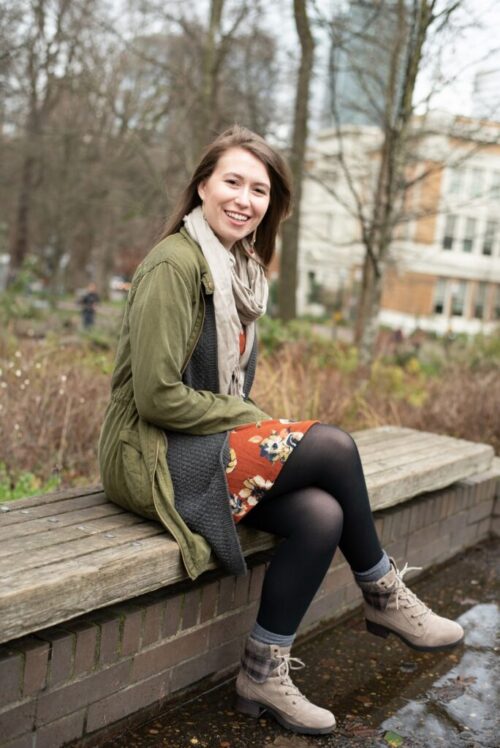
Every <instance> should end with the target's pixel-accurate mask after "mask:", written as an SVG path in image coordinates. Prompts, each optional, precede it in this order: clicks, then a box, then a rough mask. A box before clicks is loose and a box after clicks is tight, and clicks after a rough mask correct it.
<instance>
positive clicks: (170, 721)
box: [100, 540, 500, 748]
mask: <svg viewBox="0 0 500 748" xmlns="http://www.w3.org/2000/svg"><path fill="white" fill-rule="evenodd" d="M499 565H500V542H499V541H498V540H497V541H495V542H489V543H484V544H482V545H480V546H478V547H477V548H476V549H474V550H471V551H469V552H467V553H466V554H465V555H463V556H461V557H459V558H457V559H456V560H455V562H454V563H452V564H450V565H448V566H447V567H446V568H445V569H444V570H443V571H442V572H441V573H440V574H434V575H432V576H429V577H427V578H426V579H424V580H422V581H421V582H419V583H418V584H416V585H415V590H416V591H417V593H418V594H419V596H420V597H421V598H422V599H424V600H425V601H426V602H428V603H429V604H430V605H431V607H433V608H434V609H435V610H436V611H438V612H442V613H446V614H447V615H449V616H450V617H454V618H458V620H460V622H461V623H462V625H463V626H464V628H465V630H466V638H465V644H464V645H463V646H462V647H460V648H459V649H457V650H455V651H454V652H451V653H448V654H439V655H436V654H434V655H433V654H429V653H416V652H413V651H412V650H409V649H408V648H406V647H405V646H404V645H403V644H402V643H401V642H399V640H397V639H396V638H395V637H390V638H389V639H387V640H383V639H377V637H373V636H370V635H369V634H367V633H366V632H365V630H364V623H363V619H362V616H361V614H360V613H358V614H356V615H355V616H354V617H353V618H350V619H349V620H348V621H345V622H344V623H342V624H340V625H338V626H335V627H334V628H331V629H330V630H328V631H325V632H323V633H321V634H318V635H316V636H315V637H313V638H311V639H310V640H309V641H306V642H304V643H302V644H300V645H298V646H297V647H295V649H294V655H296V656H298V657H300V658H301V659H303V660H304V662H305V663H306V664H307V668H306V669H305V670H303V671H299V672H298V674H297V677H296V678H295V680H296V682H297V684H298V685H299V686H300V687H301V688H302V690H303V691H304V693H306V694H307V695H308V696H309V697H310V698H311V699H312V700H314V701H316V702H317V703H319V704H321V705H323V706H326V707H328V708H331V709H332V710H333V711H334V712H335V714H336V716H337V722H338V728H337V730H336V731H335V733H332V734H331V735H329V736H318V737H314V738H312V737H305V736H296V735H292V734H291V733H287V732H286V731H284V730H283V729H282V728H280V727H279V725H277V724H276V723H275V722H274V720H272V719H271V718H264V719H260V720H258V721H255V720H252V719H250V718H247V717H243V716H240V715H238V714H237V713H235V712H234V711H233V708H232V707H233V679H231V680H230V681H227V682H226V683H223V684H221V685H218V686H215V687H214V686H213V685H212V686H211V688H210V687H209V686H206V687H205V692H202V693H201V694H199V695H198V696H190V697H189V701H188V702H186V701H184V702H183V703H178V704H176V705H174V704H171V705H170V706H169V707H168V708H167V710H166V711H164V713H163V714H162V715H160V716H158V717H157V718H154V719H150V720H149V721H145V722H144V723H143V725H142V726H141V727H140V728H138V729H136V730H130V731H125V732H122V733H121V734H120V735H119V736H117V737H116V738H115V739H114V740H112V741H109V742H106V743H104V742H103V743H101V744H100V746H101V748H123V746H126V747H127V748H143V747H146V746H148V747H149V748H160V746H168V747H169V748H191V746H197V747H198V748H253V747H254V748H313V746H314V747H316V748H339V747H343V748H357V747H358V746H363V748H388V746H402V748H430V747H431V746H432V748H440V747H442V748H495V747H498V745H499V743H498V732H499V730H500V724H499V723H498V721H497V720H498V704H499V703H500V702H499V695H500V678H499V668H498V652H499V649H498V644H497V646H496V648H495V636H496V635H498V628H499V627H498V624H499V608H498V600H499V599H500V575H499V574H498V571H499ZM207 689H210V690H208V691H207Z"/></svg>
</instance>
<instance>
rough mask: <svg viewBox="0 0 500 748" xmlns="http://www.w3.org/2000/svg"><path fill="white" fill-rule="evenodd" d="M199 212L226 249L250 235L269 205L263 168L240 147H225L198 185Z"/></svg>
mask: <svg viewBox="0 0 500 748" xmlns="http://www.w3.org/2000/svg"><path fill="white" fill-rule="evenodd" d="M198 194H199V196H200V197H201V199H202V200H203V213H204V215H205V218H206V220H207V221H208V223H209V225H210V228H211V229H212V231H213V232H214V234H215V235H216V236H217V237H218V238H219V240H220V241H221V243H222V244H223V245H224V246H225V247H226V249H231V247H232V246H233V244H234V243H235V242H237V241H239V240H240V239H243V238H244V237H245V236H249V235H251V234H253V232H254V231H255V229H256V228H257V226H258V225H259V223H260V222H261V221H262V219H263V218H264V215H265V213H266V210H267V208H268V206H269V198H270V194H271V182H270V180H269V175H268V173H267V169H266V167H265V166H264V164H263V163H262V161H259V159H258V158H255V156H253V155H252V154H251V153H249V152H248V151H246V150H245V149H244V148H229V149H228V150H227V151H226V152H225V153H223V155H222V156H221V157H220V159H219V160H218V162H217V165H216V167H215V169H214V171H213V172H212V174H211V175H210V177H209V178H208V179H206V180H205V181H203V182H200V184H199V185H198Z"/></svg>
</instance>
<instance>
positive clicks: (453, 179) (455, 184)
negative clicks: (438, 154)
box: [448, 166, 464, 195]
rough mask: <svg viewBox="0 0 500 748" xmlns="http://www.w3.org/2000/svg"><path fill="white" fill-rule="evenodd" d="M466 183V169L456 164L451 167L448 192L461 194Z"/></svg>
mask: <svg viewBox="0 0 500 748" xmlns="http://www.w3.org/2000/svg"><path fill="white" fill-rule="evenodd" d="M463 184H464V170H463V169H459V168H458V167H456V166H454V167H453V168H452V169H450V181H449V185H450V186H449V188H448V192H449V193H450V195H459V194H460V193H461V192H462V187H463Z"/></svg>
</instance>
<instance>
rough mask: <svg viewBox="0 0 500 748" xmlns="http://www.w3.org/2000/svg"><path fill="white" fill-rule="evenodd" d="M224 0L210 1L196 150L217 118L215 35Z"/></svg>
mask: <svg viewBox="0 0 500 748" xmlns="http://www.w3.org/2000/svg"><path fill="white" fill-rule="evenodd" d="M223 9H224V0H212V2H211V3H210V21H209V25H208V29H207V33H206V37H205V45H204V49H203V84H202V85H203V87H202V92H201V107H200V120H199V128H198V138H197V140H198V143H197V146H198V150H201V148H202V147H203V146H204V145H206V143H208V142H209V140H211V139H212V137H213V135H214V134H215V133H214V132H213V130H214V125H215V122H216V120H217V68H218V65H217V35H218V34H219V32H220V25H221V20H222V11H223Z"/></svg>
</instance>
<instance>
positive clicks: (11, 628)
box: [0, 426, 494, 642]
mask: <svg viewBox="0 0 500 748" xmlns="http://www.w3.org/2000/svg"><path fill="white" fill-rule="evenodd" d="M353 436H354V438H355V440H356V443H357V444H358V447H359V450H360V454H361V458H362V461H363V465H364V469H365V474H366V479H367V484H368V489H369V494H370V501H371V504H372V507H373V509H374V511H377V510H381V509H386V508H388V507H392V506H394V505H396V504H399V503H401V502H404V501H407V500H408V499H410V498H411V497H414V496H417V495H420V494H423V493H425V492H429V491H435V490H437V489H440V488H443V487H444V486H448V485H450V484H452V483H455V482H456V481H459V480H462V479H464V478H467V477H468V476H471V475H474V474H477V473H484V472H485V471H487V470H488V468H489V467H490V466H491V463H492V460H493V457H494V453H493V449H492V447H490V446H488V445H485V444H477V443H472V442H467V441H463V440H460V439H454V438H451V437H447V436H440V435H436V434H431V433H425V432H420V431H415V430H412V429H407V428H398V427H392V426H386V427H381V428H374V429H368V430H366V431H361V432H358V433H356V434H354V435H353ZM239 532H240V537H241V542H242V547H243V549H244V553H245V555H246V556H251V555H252V554H255V553H256V552H258V551H262V550H266V549H269V548H271V547H272V546H273V544H274V543H275V542H276V541H275V538H274V537H272V536H270V535H267V534H265V533H258V532H255V531H251V530H249V529H247V528H243V527H240V528H239ZM0 561H1V565H0V569H1V571H0V642H6V641H9V640H12V639H14V638H17V637H20V636H23V635H26V634H29V633H32V632H36V631H38V630H40V629H43V628H46V627H49V626H53V625H55V624H58V623H60V622H62V621H68V620H70V619H72V618H75V617H76V616H80V615H82V614H83V613H86V612H88V611H93V610H96V609H98V608H102V607H105V606H108V605H111V604H113V603H117V602H120V601H124V600H129V599H131V598H134V597H137V596H139V595H143V594H145V593H148V592H151V591H153V590H156V589H159V588H161V587H165V586H166V585H172V584H175V583H177V582H179V581H181V580H185V579H186V574H185V571H184V568H183V566H182V563H181V560H180V555H179V551H178V548H177V545H176V543H175V542H174V541H173V540H172V539H171V538H170V537H169V535H168V534H167V533H166V532H165V531H164V529H163V528H162V526H161V525H159V524H158V523H155V522H149V521H146V520H144V519H142V518H140V517H138V516H136V515H133V514H131V513H129V512H126V511H123V510H122V509H120V508H119V507H117V506H116V505H114V504H112V503H111V502H110V501H108V500H107V499H106V497H105V495H104V493H103V491H102V488H101V487H99V486H95V487H91V488H87V489H73V490H70V491H60V492H57V493H54V494H51V495H46V496H39V497H34V498H29V499H23V500H20V501H16V502H14V503H10V504H9V503H8V504H3V505H0ZM216 566H217V564H216V563H215V562H214V563H213V567H216Z"/></svg>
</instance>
